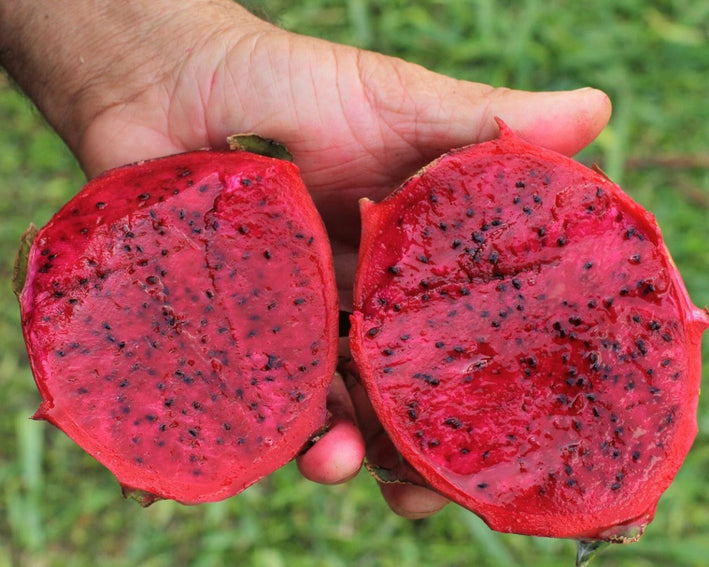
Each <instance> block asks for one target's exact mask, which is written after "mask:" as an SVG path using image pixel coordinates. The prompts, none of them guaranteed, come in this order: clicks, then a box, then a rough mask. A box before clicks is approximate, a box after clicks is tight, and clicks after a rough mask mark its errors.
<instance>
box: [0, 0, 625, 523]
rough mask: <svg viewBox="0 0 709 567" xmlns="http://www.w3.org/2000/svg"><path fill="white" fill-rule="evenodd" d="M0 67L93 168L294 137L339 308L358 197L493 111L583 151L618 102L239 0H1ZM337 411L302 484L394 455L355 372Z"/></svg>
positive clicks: (395, 492) (387, 186)
mask: <svg viewBox="0 0 709 567" xmlns="http://www.w3.org/2000/svg"><path fill="white" fill-rule="evenodd" d="M38 38H41V39H38ZM0 64H1V65H2V66H3V67H4V68H5V69H6V70H7V72H8V73H9V74H10V76H11V77H12V78H13V79H14V81H15V82H16V83H17V85H18V86H19V87H20V88H21V89H22V90H23V91H24V92H25V93H26V94H27V95H28V96H29V97H30V99H31V100H32V101H33V102H34V103H35V104H36V106H37V107H38V108H39V109H40V111H41V112H42V113H43V114H44V116H45V117H46V118H47V120H48V122H49V123H50V124H51V126H52V127H53V128H54V129H55V130H56V131H57V133H58V134H59V135H60V136H61V137H62V138H63V139H64V141H65V142H66V144H67V145H68V147H69V148H70V149H71V150H72V152H73V153H74V154H75V155H76V157H77V159H78V160H79V163H80V164H81V166H82V168H83V169H84V171H85V172H86V175H87V176H88V177H89V178H91V177H94V176H96V175H98V174H99V173H100V172H102V171H104V170H106V169H108V168H111V167H115V166H118V165H122V164H125V163H129V162H133V161H137V160H141V159H147V158H151V157H157V156H161V155H167V154H172V153H177V152H182V151H188V150H193V149H197V148H203V147H214V148H222V147H224V146H225V139H226V137H227V136H228V135H229V134H232V133H235V132H258V133H259V134H260V135H262V136H265V137H271V138H274V139H277V140H279V141H281V142H283V143H285V145H286V146H287V147H288V148H289V150H290V151H291V152H292V153H293V155H294V158H295V163H296V164H297V165H298V166H299V167H300V169H301V173H302V175H303V178H304V180H305V182H306V184H307V185H308V187H309V189H310V191H311V193H312V196H313V198H314V200H315V202H316V204H317V206H318V208H319V210H320V213H321V214H322V216H323V219H324V221H325V224H326V225H327V228H328V231H329V234H330V236H331V239H332V245H333V251H334V255H335V269H336V274H337V281H338V287H339V289H340V297H341V305H342V307H343V308H344V309H348V308H349V306H350V305H351V288H352V281H353V274H354V269H355V265H356V254H357V243H358V238H359V213H358V208H357V202H358V199H360V198H361V197H364V196H367V197H369V198H372V199H374V200H378V199H380V198H382V197H383V196H385V195H386V194H387V193H388V192H390V191H391V190H392V188H394V187H396V186H397V185H398V184H399V183H400V182H401V181H402V180H403V179H405V178H406V177H408V176H409V175H411V174H412V173H413V172H415V171H416V170H417V169H418V168H419V167H421V166H423V165H424V164H426V163H427V162H429V161H430V160H431V159H433V158H435V157H436V156H438V155H439V154H441V153H443V152H445V151H447V150H448V149H450V148H452V147H456V146H461V145H466V144H471V143H476V142H480V141H483V140H487V139H490V138H492V137H494V136H495V135H496V134H497V126H496V124H495V122H494V120H493V118H494V117H495V116H499V117H500V118H502V119H503V120H504V121H505V122H506V123H507V124H508V125H509V126H510V127H511V128H512V129H513V130H515V131H517V132H518V133H519V134H520V135H521V136H523V137H524V138H526V139H528V140H530V141H532V142H534V143H537V144H540V145H542V146H546V147H549V148H552V149H554V150H557V151H560V152H562V153H564V154H567V155H572V154H574V153H576V152H577V151H579V150H580V149H582V148H583V147H585V146H586V145H587V144H589V143H590V142H591V141H592V140H593V139H594V138H595V137H596V136H597V135H598V133H599V132H600V131H601V130H602V129H603V127H604V126H605V125H606V123H607V121H608V119H609V116H610V110H611V108H610V102H609V100H608V97H607V96H606V95H605V94H604V93H602V92H600V91H597V90H594V89H590V88H584V89H580V90H575V91H566V92H542V93H531V92H523V91H515V90H509V89H503V88H493V87H490V86H488V85H484V84H480V83H474V82H466V81H459V80H456V79H453V78H450V77H446V76H443V75H440V74H436V73H433V72H431V71H429V70H426V69H424V68H422V67H420V66H417V65H413V64H411V63H407V62H405V61H402V60H400V59H395V58H391V57H387V56H384V55H381V54H377V53H372V52H368V51H362V50H358V49H355V48H352V47H349V46H344V45H338V44H333V43H329V42H326V41H323V40H319V39H315V38H311V37H306V36H301V35H297V34H294V33H290V32H286V31H284V30H281V29H279V28H277V27H274V26H272V25H271V24H269V23H267V22H264V21H262V20H260V19H258V18H256V17H255V16H253V15H251V14H250V13H249V12H247V11H246V10H245V9H243V8H242V7H240V6H239V5H237V4H235V3H233V2H230V1H228V0H214V1H212V0H182V1H181V2H179V3H177V2H172V1H170V0H150V1H149V2H148V1H138V0H124V1H122V2H115V1H112V0H95V1H92V2H89V1H88V0H68V1H66V2H43V1H41V0H0ZM343 348H346V346H343ZM329 406H330V411H331V412H332V414H333V416H334V425H333V427H332V429H331V430H330V432H329V433H327V434H326V435H325V436H323V438H322V439H320V440H319V441H318V442H317V443H316V444H315V445H314V446H313V447H312V448H311V449H310V450H309V451H308V452H307V453H306V454H305V455H303V456H302V457H301V458H300V459H299V463H298V464H299V468H300V470H301V472H302V474H303V475H304V476H305V477H306V478H309V479H311V480H313V481H316V482H320V483H325V484H334V483H339V482H345V481H347V480H349V479H351V478H352V477H353V476H354V475H355V474H357V472H358V470H359V468H360V466H361V464H362V460H363V458H364V456H365V453H367V454H368V455H369V456H370V457H375V458H376V459H377V460H378V462H380V463H386V462H396V453H395V451H394V449H393V447H392V446H391V443H390V442H389V441H388V439H387V437H386V435H385V433H384V432H383V430H382V428H381V425H380V424H379V423H378V422H377V420H376V418H375V417H374V414H373V412H372V410H371V407H369V404H368V403H367V401H366V397H365V396H364V393H363V391H362V389H361V387H360V386H359V385H358V384H357V381H356V379H354V377H353V376H351V375H346V376H345V380H344V381H343V380H342V378H341V377H340V376H339V375H338V376H337V377H336V380H335V382H334V385H333V387H332V389H331V392H330V396H329ZM381 489H382V494H383V496H384V498H385V499H386V500H387V502H388V503H389V505H390V507H391V508H392V509H393V510H394V511H395V512H396V513H398V514H400V515H402V516H405V517H408V518H420V517H424V516H427V515H430V514H432V513H434V512H436V511H437V510H439V509H440V508H442V507H443V506H444V505H445V504H446V500H445V499H443V498H442V497H441V496H439V495H437V494H435V493H434V492H432V491H430V490H427V489H425V488H422V487H419V486H415V485H406V484H382V485H381Z"/></svg>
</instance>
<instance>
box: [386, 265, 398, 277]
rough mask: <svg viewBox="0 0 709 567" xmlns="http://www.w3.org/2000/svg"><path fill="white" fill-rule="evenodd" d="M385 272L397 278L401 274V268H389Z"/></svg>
mask: <svg viewBox="0 0 709 567" xmlns="http://www.w3.org/2000/svg"><path fill="white" fill-rule="evenodd" d="M387 270H388V272H389V273H390V274H394V275H395V276H398V275H399V274H400V273H401V268H399V267H398V266H389V267H388V268H387Z"/></svg>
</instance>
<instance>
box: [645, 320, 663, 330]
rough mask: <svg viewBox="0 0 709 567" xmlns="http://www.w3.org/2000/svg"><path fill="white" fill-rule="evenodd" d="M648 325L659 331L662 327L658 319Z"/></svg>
mask: <svg viewBox="0 0 709 567" xmlns="http://www.w3.org/2000/svg"><path fill="white" fill-rule="evenodd" d="M647 327H648V329H650V330H651V331H657V330H658V329H659V328H660V323H658V322H657V321H650V323H648V326H647Z"/></svg>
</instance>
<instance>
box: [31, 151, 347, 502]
mask: <svg viewBox="0 0 709 567" xmlns="http://www.w3.org/2000/svg"><path fill="white" fill-rule="evenodd" d="M89 188H90V190H87V189H85V190H84V191H82V192H81V193H80V194H79V195H78V196H77V197H76V198H75V199H74V200H72V201H71V202H70V203H69V204H67V205H66V206H65V207H64V209H63V210H62V211H60V212H59V213H58V214H57V215H56V216H55V218H54V219H53V220H52V221H51V223H50V224H49V225H48V226H47V227H45V228H44V229H43V230H42V231H41V232H40V233H39V236H38V237H37V239H36V240H35V242H34V246H33V249H32V251H31V255H30V260H29V267H28V274H29V276H28V279H27V284H26V286H25V289H24V292H23V294H22V296H21V305H22V311H23V326H24V329H25V335H26V341H27V345H28V350H29V353H30V358H31V362H32V366H33V370H34V373H35V377H36V381H37V384H38V387H39V389H40V391H41V393H42V395H43V399H44V401H43V403H42V405H41V407H40V409H39V411H38V412H37V416H38V417H42V418H46V419H48V420H50V421H51V422H53V423H54V424H55V425H57V426H58V427H60V428H61V429H63V430H64V431H65V432H66V433H67V434H68V435H69V436H70V437H72V438H73V439H74V440H75V441H77V442H78V443H79V444H80V445H82V447H84V448H85V449H86V450H87V451H88V452H90V453H91V454H92V455H94V456H95V457H96V458H97V459H98V460H99V461H101V462H102V463H104V464H105V465H106V466H107V467H108V468H109V469H111V470H112V471H113V472H114V474H116V476H117V477H118V479H119V481H120V482H121V484H123V485H124V486H126V487H128V488H131V489H140V490H143V491H147V492H150V493H153V494H156V495H158V496H161V497H166V498H174V499H177V500H180V501H185V502H199V501H204V500H216V499H220V498H224V497H226V496H229V495H231V494H233V493H235V492H238V491H240V490H242V489H243V488H245V487H246V486H248V485H250V484H252V483H253V482H255V481H256V480H258V479H259V478H261V477H262V476H264V475H265V474H267V473H268V472H271V471H272V470H274V469H275V468H277V467H278V466H280V465H282V464H284V463H285V462H287V461H288V460H290V459H291V458H292V457H293V456H294V455H295V454H296V452H297V451H298V450H299V449H300V448H301V446H302V445H303V444H304V442H305V441H306V440H307V438H308V437H309V435H311V434H312V433H313V432H314V431H315V430H316V429H318V428H319V427H322V426H323V424H324V422H325V403H324V400H325V392H326V389H327V384H328V383H329V381H330V379H331V376H332V372H333V367H334V364H335V356H336V353H335V352H334V347H333V344H334V342H335V339H334V337H335V333H336V325H337V311H336V303H335V302H336V290H335V289H334V279H333V276H332V273H331V272H332V266H331V257H330V252H329V246H328V243H327V238H326V235H325V231H324V229H323V227H322V223H321V221H320V219H319V217H318V216H317V213H316V212H315V209H314V207H313V205H312V202H311V201H310V200H309V197H308V195H307V192H306V190H305V188H304V186H303V185H302V182H301V181H300V178H299V176H298V173H297V169H296V168H295V167H294V166H292V164H289V163H287V162H283V161H280V160H273V159H270V158H264V157H261V156H255V155H253V154H247V153H244V152H229V153H217V152H197V153H195V154H184V155H181V156H173V157H170V158H163V159H161V160H156V161H155V162H146V163H144V164H141V165H138V166H132V167H126V168H120V169H117V170H114V171H113V172H110V173H109V174H107V175H105V176H103V177H102V178H100V179H98V180H95V181H93V182H92V183H91V184H90V186H89Z"/></svg>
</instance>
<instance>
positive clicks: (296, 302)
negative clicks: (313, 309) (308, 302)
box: [293, 297, 305, 305]
mask: <svg viewBox="0 0 709 567" xmlns="http://www.w3.org/2000/svg"><path fill="white" fill-rule="evenodd" d="M303 303H305V299H304V298H303V297H296V298H295V299H294V300H293V304H294V305H303Z"/></svg>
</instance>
